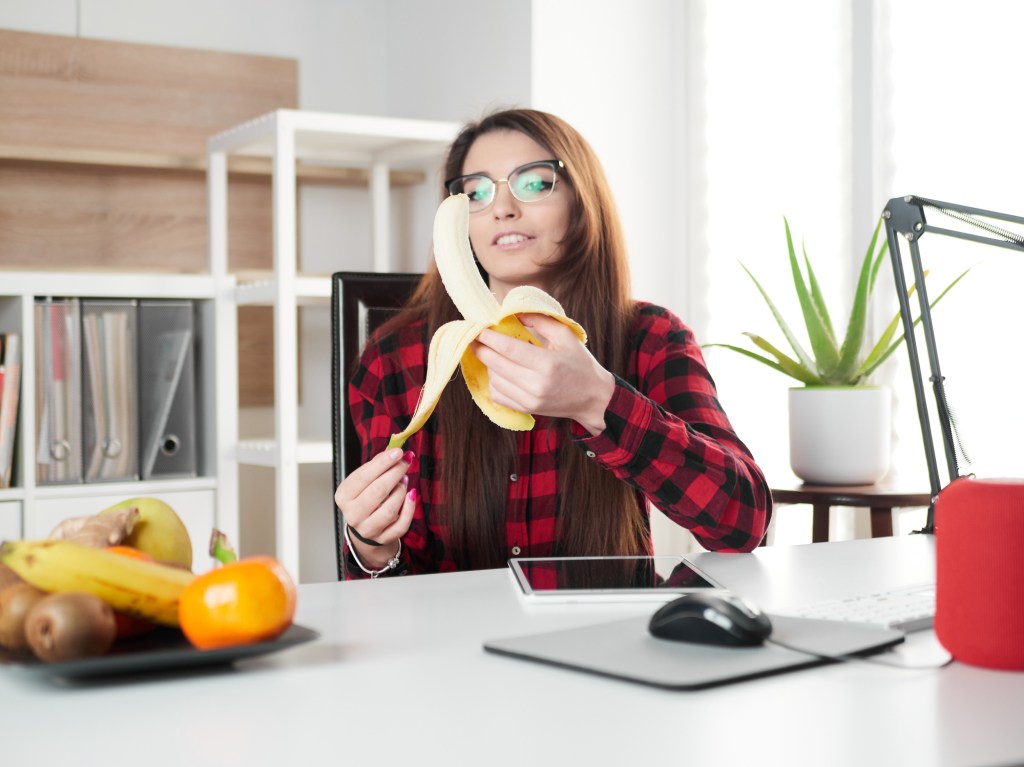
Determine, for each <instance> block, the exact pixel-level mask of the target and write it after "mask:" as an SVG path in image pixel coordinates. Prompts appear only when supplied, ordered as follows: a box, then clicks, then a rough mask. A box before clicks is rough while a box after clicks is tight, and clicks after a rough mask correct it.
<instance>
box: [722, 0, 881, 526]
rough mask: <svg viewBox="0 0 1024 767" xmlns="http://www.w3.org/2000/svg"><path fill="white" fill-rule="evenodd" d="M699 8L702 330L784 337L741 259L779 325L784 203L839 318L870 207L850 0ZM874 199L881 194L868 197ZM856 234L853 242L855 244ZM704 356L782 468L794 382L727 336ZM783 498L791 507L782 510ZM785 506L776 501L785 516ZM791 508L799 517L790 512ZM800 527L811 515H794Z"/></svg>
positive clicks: (793, 311) (750, 434)
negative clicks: (863, 216)
mask: <svg viewBox="0 0 1024 767" xmlns="http://www.w3.org/2000/svg"><path fill="white" fill-rule="evenodd" d="M705 8H706V25H705V43H706V79H705V89H706V97H705V100H706V110H707V127H706V136H705V141H706V160H705V162H706V174H707V195H706V199H707V238H706V245H707V279H708V290H707V293H706V295H707V298H706V300H707V302H708V313H707V316H708V321H707V328H706V330H705V331H704V333H703V335H704V339H703V340H704V341H705V342H724V343H732V344H738V345H740V346H748V343H747V342H746V339H745V338H744V337H743V336H742V333H743V331H752V332H755V333H758V334H759V335H763V336H765V337H766V338H769V339H771V340H773V341H774V342H776V345H778V346H779V347H780V348H785V346H786V344H785V340H784V338H783V336H782V333H781V331H780V330H779V329H778V326H777V325H776V323H775V321H774V319H773V318H772V315H771V313H770V311H769V310H768V308H767V306H766V305H765V303H764V301H763V300H762V299H761V297H760V295H759V293H758V292H757V290H756V288H755V287H754V285H753V283H752V282H751V280H750V279H749V278H748V277H747V276H746V274H745V273H744V272H743V270H742V268H741V266H740V262H742V263H743V264H744V265H745V266H746V267H747V268H748V269H750V270H751V272H753V273H754V274H755V275H756V276H757V278H758V280H759V282H760V283H761V284H762V286H763V287H764V288H765V290H766V291H767V292H768V294H769V295H770V296H771V297H772V299H773V301H774V302H775V304H776V305H777V306H778V307H779V308H780V310H781V312H782V313H783V315H784V316H785V317H786V318H787V320H788V323H789V324H790V326H791V327H792V328H793V329H794V330H795V331H797V332H798V333H800V331H801V328H802V321H801V319H800V314H799V309H798V306H797V303H796V298H795V295H794V292H793V288H792V279H791V276H790V270H789V262H788V256H787V248H786V236H785V229H784V223H783V221H784V217H785V218H787V219H788V221H789V225H790V229H791V231H792V233H793V237H794V242H795V244H796V247H797V248H799V247H800V243H801V242H803V243H804V245H805V246H806V248H807V252H808V254H809V256H810V257H811V259H812V263H813V264H814V267H815V272H816V274H817V276H818V279H819V280H820V282H821V284H822V287H823V289H824V290H825V292H826V293H827V297H828V301H829V305H830V307H832V312H833V321H834V322H835V323H837V324H839V325H841V326H844V327H845V322H846V314H847V312H848V309H849V304H848V302H847V300H846V298H847V294H848V293H849V285H850V284H851V281H850V269H851V266H850V265H851V263H852V261H853V259H852V255H851V254H852V253H853V252H854V251H855V250H856V251H857V252H860V251H861V249H862V247H863V245H866V243H867V241H868V238H869V237H870V234H871V229H872V226H873V221H871V220H866V221H857V222H853V221H850V220H849V215H848V213H847V211H848V210H849V207H850V180H849V179H850V162H851V161H850V153H851V146H852V143H851V142H852V134H851V129H850V124H851V95H850V94H851V87H850V78H851V67H850V58H851V56H850V50H851V44H850V29H849V23H848V15H849V14H848V4H847V3H845V2H824V3H823V2H816V1H815V0H784V1H783V2H773V3H761V2H755V1H754V0H744V1H742V2H740V1H735V0H734V1H733V2H709V3H707V4H706V6H705ZM879 211H880V208H879ZM862 243H863V245H862ZM706 355H707V360H708V364H709V366H710V368H711V372H712V375H713V376H714V377H715V381H716V383H717V385H718V388H719V393H720V395H721V398H722V401H723V403H724V404H725V407H726V409H727V411H728V413H729V416H730V418H731V419H732V421H733V425H734V426H735V427H736V429H737V431H738V433H739V434H740V435H741V436H742V438H743V439H744V440H745V441H746V442H747V444H748V446H749V447H750V448H751V450H752V451H753V452H754V455H755V457H756V458H757V460H758V462H759V463H760V464H761V466H762V467H763V468H764V469H765V471H766V473H767V474H768V476H769V481H772V479H773V478H775V479H781V478H784V477H787V476H788V475H789V454H788V441H787V405H786V401H787V390H788V388H789V387H790V386H791V385H795V384H796V382H795V381H792V380H791V379H789V378H787V377H785V376H783V375H782V374H781V373H778V372H776V371H774V370H770V369H768V368H766V367H764V366H763V365H760V364H759V363H757V362H754V361H752V360H749V359H747V358H745V357H741V356H739V355H737V354H735V353H734V352H731V351H729V350H725V349H708V350H707V352H706ZM794 511H795V510H794ZM791 515H792V512H791V511H789V510H787V512H786V513H785V515H783V516H785V517H786V518H790V517H791ZM801 521H802V520H801ZM805 526H806V528H807V529H808V530H809V529H810V526H809V522H807V524H806V525H805Z"/></svg>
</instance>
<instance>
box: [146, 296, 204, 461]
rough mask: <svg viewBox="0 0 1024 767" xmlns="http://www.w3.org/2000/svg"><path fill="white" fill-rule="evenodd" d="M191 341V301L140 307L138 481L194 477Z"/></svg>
mask: <svg viewBox="0 0 1024 767" xmlns="http://www.w3.org/2000/svg"><path fill="white" fill-rule="evenodd" d="M195 341H196V333H195V307H194V305H193V303H192V302H191V301H170V300H167V301H158V300H143V301H140V302H139V428H140V440H141V448H142V451H141V461H140V464H141V465H140V473H141V476H142V478H143V479H150V478H156V477H172V476H188V477H192V476H195V475H196V473H197V466H198V460H197V443H196V393H195V391H196V387H195Z"/></svg>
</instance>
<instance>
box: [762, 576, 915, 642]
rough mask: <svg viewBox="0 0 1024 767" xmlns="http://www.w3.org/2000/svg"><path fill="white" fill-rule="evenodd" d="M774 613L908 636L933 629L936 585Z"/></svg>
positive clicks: (911, 587) (847, 598)
mask: <svg viewBox="0 0 1024 767" xmlns="http://www.w3.org/2000/svg"><path fill="white" fill-rule="evenodd" d="M773 612H774V613H776V614H777V615H788V616H792V617H795V618H816V619H818V620H829V621H848V622H850V623H866V624H869V625H873V626H881V627H882V628H889V629H899V630H900V631H906V632H910V631H921V630H923V629H927V628H931V626H932V620H933V618H934V616H935V584H934V583H916V584H913V585H911V586H903V587H901V588H896V589H889V590H887V591H878V592H874V593H869V594H858V595H856V596H852V597H845V598H842V599H829V600H826V601H824V602H815V603H813V604H809V605H803V606H801V607H794V608H790V609H787V610H774V611H773Z"/></svg>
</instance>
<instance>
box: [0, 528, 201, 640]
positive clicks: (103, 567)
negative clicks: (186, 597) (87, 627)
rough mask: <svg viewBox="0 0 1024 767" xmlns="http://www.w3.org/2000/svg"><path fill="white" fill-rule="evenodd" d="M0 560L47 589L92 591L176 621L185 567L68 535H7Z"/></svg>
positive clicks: (144, 614) (134, 611)
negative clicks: (77, 540)
mask: <svg viewBox="0 0 1024 767" xmlns="http://www.w3.org/2000/svg"><path fill="white" fill-rule="evenodd" d="M0 562H2V563H3V564H5V565H7V566H8V567H10V568H11V569H12V570H14V572H16V573H17V574H18V575H20V576H21V577H22V578H23V579H24V580H26V581H27V582H28V583H31V584H32V585H33V586H35V587H36V588H38V589H42V590H43V591H49V592H76V591H80V592H85V593H87V594H94V595H96V596H98V597H99V598H100V599H102V600H103V601H104V602H106V603H107V604H109V605H110V606H111V607H113V608H114V609H115V610H119V611H121V612H124V613H128V614H130V615H135V616H138V617H140V618H146V619H148V620H151V621H154V622H155V623H161V624H163V625H165V626H177V625H178V599H179V598H180V596H181V592H182V591H183V590H184V588H185V586H186V585H188V583H189V582H190V581H191V580H192V579H193V578H194V577H195V576H194V575H193V574H192V573H191V572H190V571H188V570H184V569H181V568H179V567H174V566H172V565H163V564H159V563H157V562H147V561H144V560H139V559H133V558H131V557H126V556H124V555H121V554H115V553H114V552H111V551H105V550H104V549H97V548H92V547H90V546H82V545H81V544H77V543H72V542H71V541H55V540H49V539H47V540H38V541H6V542H4V543H3V544H0Z"/></svg>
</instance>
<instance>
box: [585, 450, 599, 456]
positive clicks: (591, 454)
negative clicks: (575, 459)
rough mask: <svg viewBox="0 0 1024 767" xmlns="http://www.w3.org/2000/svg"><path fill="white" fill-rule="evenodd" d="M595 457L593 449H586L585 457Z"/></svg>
mask: <svg viewBox="0 0 1024 767" xmlns="http://www.w3.org/2000/svg"><path fill="white" fill-rule="evenodd" d="M595 457H597V453H595V452H594V451H593V450H588V451H587V458H595Z"/></svg>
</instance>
